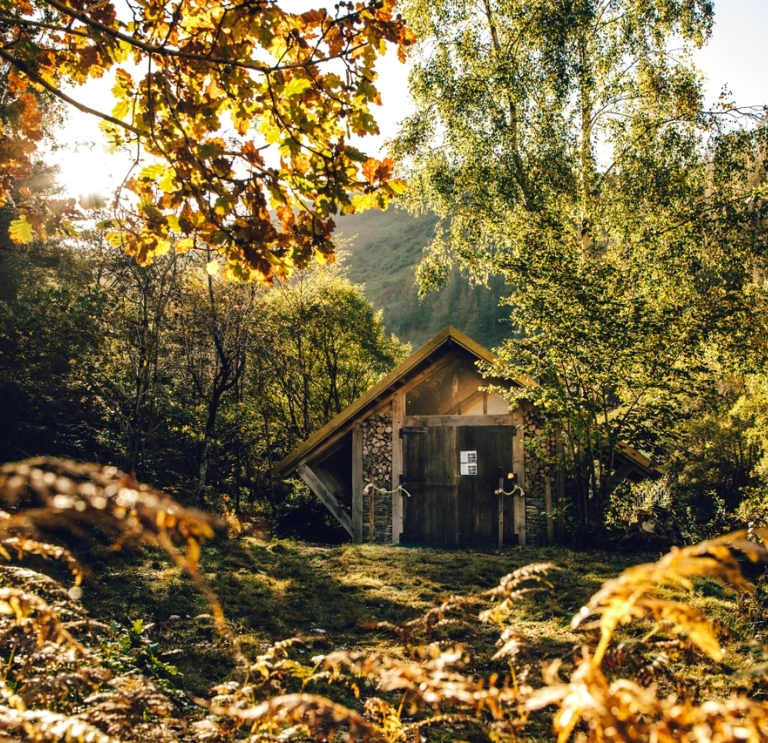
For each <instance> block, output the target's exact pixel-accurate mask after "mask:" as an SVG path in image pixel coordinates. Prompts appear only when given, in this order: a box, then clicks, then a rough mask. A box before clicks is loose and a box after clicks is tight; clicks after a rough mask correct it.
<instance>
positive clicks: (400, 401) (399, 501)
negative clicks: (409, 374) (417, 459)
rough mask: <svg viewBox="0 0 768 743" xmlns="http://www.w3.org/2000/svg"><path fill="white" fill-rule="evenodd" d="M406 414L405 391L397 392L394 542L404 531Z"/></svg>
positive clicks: (393, 431)
mask: <svg viewBox="0 0 768 743" xmlns="http://www.w3.org/2000/svg"><path fill="white" fill-rule="evenodd" d="M404 415H405V393H404V392H396V393H395V396H394V397H393V398H392V490H393V491H394V492H393V493H392V544H399V543H400V535H401V534H402V533H403V498H405V497H406V496H404V495H403V493H402V492H400V491H399V490H398V488H399V487H400V478H401V477H402V474H403V440H402V439H401V438H400V429H401V428H402V424H403V416H404Z"/></svg>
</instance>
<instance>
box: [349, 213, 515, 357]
mask: <svg viewBox="0 0 768 743" xmlns="http://www.w3.org/2000/svg"><path fill="white" fill-rule="evenodd" d="M337 222H338V233H337V234H338V235H339V236H340V237H343V238H346V239H348V240H350V244H349V245H348V246H347V247H346V250H347V251H348V253H349V255H348V257H347V260H346V265H347V268H348V270H349V277H350V279H351V280H352V281H353V282H355V283H358V284H364V285H365V294H366V296H367V297H368V299H369V301H371V302H373V304H374V306H375V307H376V308H377V309H382V310H383V311H384V322H385V324H386V326H387V329H388V330H389V331H390V332H392V333H395V334H396V335H397V336H398V337H399V338H400V339H401V340H404V341H408V342H409V343H411V344H413V346H414V348H417V347H418V346H420V345H421V344H422V343H424V342H425V341H428V340H429V339H430V338H431V337H432V336H433V335H435V334H436V333H438V332H440V331H441V330H442V329H443V328H444V327H445V326H446V325H453V326H455V327H457V328H459V329H460V330H463V331H464V332H465V333H467V334H468V335H469V336H470V337H471V338H474V339H475V340H476V341H477V342H478V343H482V344H483V345H484V346H487V347H489V348H493V347H494V346H496V345H498V344H499V343H500V342H501V341H502V340H503V339H504V338H505V337H507V336H508V335H509V330H510V328H509V323H508V322H507V321H506V318H507V317H509V308H508V307H499V299H500V297H501V296H502V295H503V294H504V293H505V289H506V287H505V284H504V280H503V278H502V277H500V276H497V277H495V278H494V279H493V280H492V281H491V286H490V287H488V288H486V287H482V286H471V285H470V284H469V282H468V281H467V280H466V279H464V278H462V277H461V276H460V275H459V274H458V272H456V273H455V274H454V275H453V276H452V277H451V280H450V281H449V283H448V285H447V286H446V287H445V288H444V289H442V290H441V291H439V292H435V293H433V294H431V295H430V296H428V297H427V298H426V299H425V300H424V301H423V302H421V303H420V302H419V298H418V294H417V290H416V285H415V277H416V266H417V264H418V263H419V261H420V260H421V255H422V251H423V249H424V247H425V246H426V245H427V243H428V242H429V241H430V239H431V237H432V234H433V232H434V228H435V224H436V222H437V219H436V218H435V217H432V216H426V217H419V218H416V217H413V216H411V215H410V214H408V212H406V211H402V210H399V209H394V208H391V209H389V210H387V211H385V212H381V211H375V210H370V211H367V212H364V213H363V214H353V215H350V216H348V217H341V218H340V219H338V220H337Z"/></svg>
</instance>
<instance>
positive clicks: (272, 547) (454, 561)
mask: <svg viewBox="0 0 768 743" xmlns="http://www.w3.org/2000/svg"><path fill="white" fill-rule="evenodd" d="M638 561H640V558H638V557H637V556H619V555H610V554H606V553H595V552H592V553H584V552H573V551H569V550H565V549H555V548H552V549H525V548H523V549H520V548H511V549H509V550H505V551H503V552H498V551H481V550H461V551H449V550H434V549H414V548H392V547H386V546H376V545H345V546H337V547H324V546H313V545H308V544H304V543H300V542H294V541H278V542H273V543H271V544H267V543H264V542H261V541H259V540H256V539H253V538H247V537H246V538H241V539H231V540H226V541H222V542H220V543H219V544H217V545H214V546H211V547H208V548H207V549H206V550H205V551H204V554H203V560H202V564H201V571H202V572H203V573H204V574H205V576H206V578H207V579H208V581H209V583H210V585H211V587H212V588H213V589H214V591H215V592H216V593H217V595H218V596H219V597H220V599H221V602H222V605H223V608H224V612H225V614H226V616H227V619H228V621H229V623H230V625H231V627H232V628H233V630H234V631H235V633H236V634H237V635H238V637H239V639H240V642H241V644H242V647H243V649H244V650H245V652H246V654H248V655H252V656H253V655H255V654H257V653H258V652H259V651H261V650H263V648H264V647H266V646H267V645H268V644H270V643H272V642H275V641H278V640H283V639H286V638H289V637H296V636H298V637H301V638H303V639H304V640H305V642H306V644H307V646H308V648H309V651H311V652H312V653H313V654H314V653H324V652H328V651H330V650H332V649H339V648H345V649H362V650H368V651H371V650H376V651H381V652H387V653H395V654H401V653H402V652H403V648H402V647H401V646H400V643H399V640H398V639H397V638H396V637H395V636H394V635H393V634H392V633H390V632H386V631H382V630H376V629H372V627H373V626H374V625H375V624H376V623H377V622H380V621H386V622H390V623H392V624H402V623H403V622H405V621H408V620H410V619H414V618H416V617H418V616H420V615H421V614H423V613H424V612H425V611H426V610H428V609H429V608H431V607H433V606H435V604H436V603H437V602H439V601H440V600H441V599H445V598H447V597H449V596H451V595H452V594H456V593H459V594H463V595H467V596H470V597H471V598H472V604H471V609H472V612H474V613H477V612H479V611H480V610H481V609H483V608H485V607H486V606H487V605H488V598H487V597H486V596H484V594H485V592H487V591H488V589H490V588H492V587H494V586H495V585H497V583H498V580H499V579H500V578H501V577H502V576H503V575H505V574H506V573H508V572H510V571H512V570H514V569H515V568H518V567H521V566H523V565H526V564H528V563H531V562H554V563H555V564H557V565H558V566H560V567H561V568H562V569H561V570H560V571H558V572H555V573H553V574H552V575H551V581H552V584H553V589H552V590H551V591H548V592H546V593H543V594H537V595H536V596H535V597H533V598H531V599H527V600H524V601H523V602H521V603H520V605H519V606H518V607H517V608H516V610H515V611H514V613H513V616H512V618H511V620H512V621H513V622H514V623H515V625H516V627H517V629H518V632H519V635H520V636H521V638H522V639H523V640H524V644H525V651H524V659H525V660H526V661H527V662H528V663H530V664H531V666H532V669H533V674H534V677H538V673H539V670H540V667H541V664H542V662H543V661H545V660H548V659H554V658H560V659H561V660H562V661H563V662H564V668H565V669H566V670H567V668H568V667H569V665H570V662H571V660H572V658H573V654H574V651H575V650H576V649H578V647H579V646H580V645H581V644H583V643H584V642H585V641H586V640H588V639H590V635H589V632H588V631H587V632H585V631H582V630H576V631H574V630H572V629H571V628H570V621H571V618H572V616H573V615H574V614H575V613H576V612H577V611H578V609H579V608H580V607H581V606H582V605H583V604H584V603H585V602H586V601H587V600H588V599H589V597H590V596H591V595H592V593H594V592H595V591H596V590H597V589H598V588H599V587H600V586H601V584H602V583H603V582H604V581H605V580H607V579H608V578H611V577H613V576H615V575H617V574H618V573H619V572H620V571H621V570H622V569H624V568H625V567H628V566H629V565H631V564H634V563H636V562H638ZM83 600H84V603H85V605H86V607H87V608H88V609H89V611H90V612H91V614H92V615H94V616H96V617H97V618H99V619H107V620H113V621H117V622H119V623H120V624H123V625H127V624H128V623H129V622H130V621H132V620H134V619H137V618H140V617H141V618H144V619H145V620H146V621H147V622H154V627H153V629H152V639H153V640H154V641H156V642H158V643H159V644H160V646H161V648H163V650H164V651H167V652H168V651H175V652H174V654H173V655H172V659H173V663H174V664H175V665H177V666H178V667H179V669H180V670H181V672H182V673H183V674H184V686H185V688H187V689H189V690H190V691H192V692H194V693H196V694H205V693H206V692H207V691H208V689H210V687H211V686H212V685H213V684H215V683H217V682H220V681H223V680H224V679H225V678H226V677H227V675H228V674H229V673H230V671H231V669H232V662H231V654H230V653H229V649H228V647H227V644H226V643H225V642H224V640H222V639H221V638H220V637H219V636H218V634H217V632H216V629H215V627H214V624H213V621H212V619H211V615H210V607H209V606H208V605H207V603H206V601H205V599H204V598H203V597H202V596H200V595H199V593H197V591H196V590H195V588H194V586H193V585H192V583H191V582H190V581H189V580H188V579H187V578H186V577H185V576H184V575H182V574H181V573H180V571H179V570H178V569H177V568H176V567H172V566H170V565H169V563H168V561H167V560H166V559H165V557H164V555H163V553H161V552H159V551H154V550H140V551H135V552H132V553H130V554H123V555H120V556H116V558H114V561H113V562H110V564H109V566H108V567H107V568H106V569H102V570H99V572H98V578H97V574H96V573H94V576H93V577H92V579H91V580H90V581H89V582H88V583H87V584H86V586H85V590H84V596H83ZM692 601H693V602H694V603H695V604H697V605H698V606H700V608H703V609H705V610H706V611H707V612H708V614H709V615H711V616H713V618H714V619H715V620H716V621H719V622H721V623H722V624H723V625H726V626H728V627H729V628H730V630H731V631H732V632H733V634H734V639H733V642H732V651H731V652H729V658H728V663H729V664H730V666H731V667H732V668H733V669H734V670H738V669H739V668H742V667H744V666H745V665H747V664H748V663H749V662H750V658H751V654H750V653H751V651H748V650H747V649H745V648H744V647H743V646H742V645H740V644H739V643H738V642H737V640H738V639H739V638H742V639H743V638H749V637H753V636H754V627H753V626H752V625H750V624H749V623H748V622H747V621H746V619H745V618H744V616H743V615H742V614H741V613H740V612H738V611H735V610H734V607H735V603H734V601H735V598H734V596H732V595H729V594H728V593H726V592H723V591H722V590H721V589H720V588H719V587H716V586H713V585H711V584H703V585H702V587H701V591H699V592H698V593H697V594H696V595H695V596H694V597H693V598H692ZM650 627H651V625H649V624H648V623H642V624H641V625H638V626H633V627H630V629H629V630H627V632H626V636H627V637H633V636H634V637H640V636H642V635H644V634H645V633H646V632H648V630H649V628H650ZM496 638H497V632H496V630H495V629H493V628H491V627H488V626H483V625H480V624H479V623H474V624H471V625H470V626H469V627H464V626H454V627H449V628H446V629H445V630H442V634H441V635H440V636H439V638H438V639H444V640H451V641H458V642H462V643H464V644H466V645H468V646H470V647H472V648H473V650H474V652H475V655H476V663H475V666H476V668H477V670H478V671H487V670H488V668H490V667H491V665H492V664H490V657H491V656H492V654H493V652H495V648H494V642H495V640H496ZM688 660H689V661H690V667H689V668H686V674H687V676H688V677H690V679H691V680H692V683H696V684H698V683H702V684H704V685H705V686H706V687H707V688H710V689H711V690H712V691H713V693H725V692H726V691H727V690H728V689H729V688H730V685H729V684H728V683H727V682H723V681H722V680H715V677H714V676H713V675H712V664H711V663H710V662H708V661H706V660H705V659H702V658H699V657H696V656H695V655H694V656H692V657H691V658H690V659H688ZM499 670H504V669H503V668H502V669H499ZM726 677H727V674H726Z"/></svg>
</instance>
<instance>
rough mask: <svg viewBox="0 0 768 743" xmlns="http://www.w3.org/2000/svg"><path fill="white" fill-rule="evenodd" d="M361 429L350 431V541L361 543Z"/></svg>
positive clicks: (358, 426) (356, 427) (363, 485)
mask: <svg viewBox="0 0 768 743" xmlns="http://www.w3.org/2000/svg"><path fill="white" fill-rule="evenodd" d="M364 487H365V483H364V482H363V429H362V428H361V427H360V425H359V424H358V425H356V426H355V427H354V428H353V429H352V531H353V535H352V539H354V540H355V542H357V543H358V544H360V543H361V542H362V541H363V488H364Z"/></svg>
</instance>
